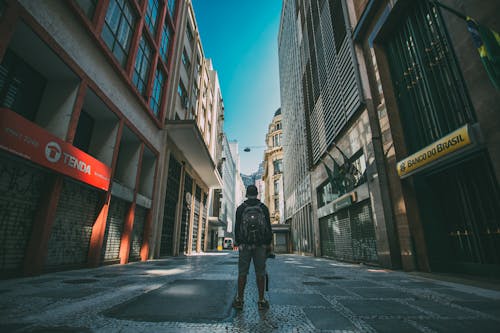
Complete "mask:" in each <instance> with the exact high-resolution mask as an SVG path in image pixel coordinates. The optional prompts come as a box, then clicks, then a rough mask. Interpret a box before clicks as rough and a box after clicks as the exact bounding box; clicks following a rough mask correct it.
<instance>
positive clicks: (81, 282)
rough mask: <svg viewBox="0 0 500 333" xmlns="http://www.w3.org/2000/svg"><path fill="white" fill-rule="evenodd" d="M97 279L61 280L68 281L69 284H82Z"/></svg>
mask: <svg viewBox="0 0 500 333" xmlns="http://www.w3.org/2000/svg"><path fill="white" fill-rule="evenodd" d="M98 281H99V280H97V279H76V280H65V281H63V282H64V283H70V284H84V283H94V282H98Z"/></svg>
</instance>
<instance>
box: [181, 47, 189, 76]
mask: <svg viewBox="0 0 500 333" xmlns="http://www.w3.org/2000/svg"><path fill="white" fill-rule="evenodd" d="M182 63H183V64H184V67H185V68H186V72H188V73H189V68H190V67H191V61H189V56H188V54H187V52H186V49H184V50H183V51H182Z"/></svg>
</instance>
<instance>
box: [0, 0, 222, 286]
mask: <svg viewBox="0 0 500 333" xmlns="http://www.w3.org/2000/svg"><path fill="white" fill-rule="evenodd" d="M188 24H189V25H190V27H191V28H192V31H191V32H192V34H193V39H192V40H191V37H190V36H189V32H188V31H189V29H187V27H188ZM0 35H1V37H2V38H0V91H1V93H0V95H1V97H0V107H1V111H0V117H1V121H0V125H1V127H2V131H1V132H2V134H1V135H0V169H1V171H0V187H1V190H0V211H1V212H2V213H1V216H0V229H1V230H4V231H5V232H3V233H2V237H3V238H2V244H1V245H0V257H1V258H2V260H1V266H0V272H1V275H2V276H11V275H32V274H40V273H43V272H44V271H48V270H62V269H67V268H76V267H88V266H98V265H102V264H109V263H128V262H131V261H136V260H147V259H148V258H153V257H159V256H161V255H170V254H177V253H180V252H183V251H184V252H188V253H189V252H190V251H199V250H202V249H203V244H204V241H205V240H204V237H205V232H204V231H205V229H206V228H205V225H206V221H207V209H206V207H207V204H206V201H207V200H208V199H209V198H210V192H211V189H212V188H215V187H218V186H220V185H221V182H220V177H218V173H217V171H216V168H215V165H216V164H215V162H214V159H215V158H216V151H215V150H216V149H215V144H214V141H215V137H216V135H217V134H216V130H215V129H216V128H218V124H217V122H218V121H219V118H218V117H219V113H218V112H219V110H220V109H221V103H222V97H221V96H220V89H219V92H218V95H214V93H215V91H216V89H215V88H214V85H213V81H214V80H213V79H212V80H211V81H210V79H207V82H208V81H210V82H212V83H210V84H212V85H211V86H210V87H211V88H210V89H209V90H210V91H211V94H212V100H211V104H210V102H208V105H210V106H212V107H213V109H211V111H206V113H205V114H204V115H203V117H202V116H201V115H200V113H199V112H200V111H199V110H201V109H202V107H201V104H200V100H201V98H199V99H198V97H199V96H198V95H196V94H195V93H191V92H190V94H189V98H191V99H190V100H189V102H187V103H186V102H185V99H184V98H183V96H184V92H183V91H182V92H181V91H180V88H179V87H180V86H181V85H180V82H181V80H186V81H182V82H184V83H185V84H186V85H185V88H186V90H187V89H193V90H194V91H195V92H196V89H195V87H196V83H198V84H200V81H201V80H200V79H199V78H201V77H204V74H202V73H203V72H201V74H200V71H199V68H201V67H203V68H206V70H207V71H206V72H207V76H210V75H212V77H213V73H212V74H210V70H213V69H211V68H210V66H204V64H205V62H206V60H205V59H204V58H203V50H202V48H201V42H200V41H199V37H198V34H197V32H196V23H195V19H194V13H193V12H192V7H191V5H190V2H189V1H187V2H186V1H183V0H175V1H174V0H170V1H165V2H163V1H135V0H128V1H115V0H106V1H99V2H95V1H84V0H79V1H72V0H71V1H17V0H8V1H1V2H0ZM184 51H185V52H184ZM184 54H186V55H187V56H188V57H189V58H190V59H191V61H192V63H193V65H192V66H187V65H186V62H185V59H183V56H184ZM198 64H200V65H201V67H200V66H198ZM197 99H198V100H197ZM207 101H208V99H207ZM207 109H208V108H207ZM197 112H198V113H197ZM209 112H212V113H211V114H210V113H209ZM208 133H210V134H208ZM183 141H188V142H190V143H191V144H190V145H185V144H184V143H183ZM200 156H201V157H200ZM188 193H189V195H188Z"/></svg>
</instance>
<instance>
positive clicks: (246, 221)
mask: <svg viewBox="0 0 500 333" xmlns="http://www.w3.org/2000/svg"><path fill="white" fill-rule="evenodd" d="M257 195H258V191H257V187H256V186H255V185H249V186H248V187H247V191H246V197H247V200H245V201H244V202H243V203H242V204H241V205H240V206H239V207H238V208H237V209H236V224H235V228H234V233H235V244H236V245H237V246H238V249H239V259H238V295H236V297H235V298H234V301H233V307H234V308H236V309H243V296H244V294H245V286H246V283H247V275H248V270H249V268H250V262H251V261H253V265H254V268H255V278H256V282H257V289H258V290H259V301H258V302H257V304H258V307H259V310H263V309H267V308H269V302H268V301H267V300H266V299H265V298H264V288H265V285H266V259H267V257H268V255H269V253H270V252H271V241H272V239H273V233H272V229H271V220H270V218H269V209H268V208H267V207H266V205H265V204H263V203H262V202H261V201H260V200H259V199H257Z"/></svg>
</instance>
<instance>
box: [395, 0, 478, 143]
mask: <svg viewBox="0 0 500 333" xmlns="http://www.w3.org/2000/svg"><path fill="white" fill-rule="evenodd" d="M400 27H401V28H400V29H398V30H397V31H395V32H394V34H393V35H392V36H391V37H390V39H389V40H388V41H387V50H388V57H389V63H390V68H391V73H392V79H393V82H394V89H395V94H396V97H397V100H398V105H399V111H400V115H401V119H402V124H403V128H404V133H405V140H406V144H407V148H408V150H409V153H413V152H415V151H417V150H419V149H420V148H422V147H425V146H426V145H428V144H430V143H432V142H434V141H436V140H437V139H439V138H441V137H442V136H444V135H445V134H447V133H450V132H452V131H453V130H455V129H457V128H459V127H460V126H461V125H464V124H465V123H468V122H472V121H474V118H475V116H474V112H473V109H472V106H471V103H470V101H469V99H468V94H467V91H466V89H465V87H464V84H463V80H462V78H461V74H460V71H459V68H458V66H457V64H456V60H455V57H454V54H453V51H452V48H451V46H450V42H449V40H448V37H447V35H446V30H445V27H444V23H443V20H442V18H441V16H440V12H439V9H438V8H436V7H435V6H434V5H432V4H430V3H429V2H428V1H415V4H414V7H413V8H411V9H410V10H409V13H408V15H407V16H406V17H405V18H404V21H403V22H402V24H401V25H400Z"/></svg>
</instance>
